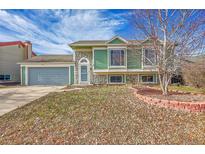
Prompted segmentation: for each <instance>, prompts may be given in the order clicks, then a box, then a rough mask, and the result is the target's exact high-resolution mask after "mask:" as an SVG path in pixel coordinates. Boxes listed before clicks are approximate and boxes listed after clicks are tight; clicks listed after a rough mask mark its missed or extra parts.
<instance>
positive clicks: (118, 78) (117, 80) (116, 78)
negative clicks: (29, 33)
mask: <svg viewBox="0 0 205 154" xmlns="http://www.w3.org/2000/svg"><path fill="white" fill-rule="evenodd" d="M122 82H123V81H122V75H113V76H110V83H122Z"/></svg>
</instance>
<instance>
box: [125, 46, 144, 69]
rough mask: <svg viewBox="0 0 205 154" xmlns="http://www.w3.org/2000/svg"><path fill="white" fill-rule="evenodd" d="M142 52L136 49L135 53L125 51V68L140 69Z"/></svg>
mask: <svg viewBox="0 0 205 154" xmlns="http://www.w3.org/2000/svg"><path fill="white" fill-rule="evenodd" d="M141 53H142V51H141V49H138V50H137V51H134V50H131V49H128V50H127V68H128V69H141V67H142V66H141V65H142V64H141V61H142V54H141Z"/></svg>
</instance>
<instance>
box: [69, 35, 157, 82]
mask: <svg viewBox="0 0 205 154" xmlns="http://www.w3.org/2000/svg"><path fill="white" fill-rule="evenodd" d="M150 41H151V40H149V39H146V40H126V39H124V38H122V37H119V36H115V37H113V38H112V39H110V40H89V41H88V40H87V41H77V42H74V43H71V44H69V46H70V47H71V48H72V49H73V50H74V62H75V71H74V78H75V84H123V83H130V82H131V83H157V82H158V80H157V68H156V54H155V52H154V51H153V48H152V43H151V42H150Z"/></svg>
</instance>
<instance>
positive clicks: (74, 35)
mask: <svg viewBox="0 0 205 154" xmlns="http://www.w3.org/2000/svg"><path fill="white" fill-rule="evenodd" d="M130 13H131V10H0V38H1V41H16V40H21V41H25V40H29V41H31V42H32V44H33V51H34V52H35V53H37V54H67V53H72V50H71V49H70V48H69V47H68V45H67V44H68V43H71V42H74V41H78V40H87V39H89V40H92V39H110V38H111V37H113V36H114V35H120V36H122V37H124V38H126V39H133V38H132V34H131V30H132V28H133V27H132V24H130V23H129V22H128V17H129V15H130Z"/></svg>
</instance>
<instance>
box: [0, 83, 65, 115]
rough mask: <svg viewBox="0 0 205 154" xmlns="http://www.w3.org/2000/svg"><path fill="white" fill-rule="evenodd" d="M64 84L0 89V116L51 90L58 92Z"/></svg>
mask: <svg viewBox="0 0 205 154" xmlns="http://www.w3.org/2000/svg"><path fill="white" fill-rule="evenodd" d="M62 88H63V86H27V87H16V88H14V87H10V88H2V89H0V116H1V115H3V114H5V113H7V112H10V111H12V110H14V109H16V108H18V107H20V106H23V105H25V104H27V103H30V102H31V101H33V100H35V99H38V98H40V97H42V96H44V95H47V94H48V93H50V92H56V91H59V90H60V89H62Z"/></svg>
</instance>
